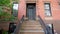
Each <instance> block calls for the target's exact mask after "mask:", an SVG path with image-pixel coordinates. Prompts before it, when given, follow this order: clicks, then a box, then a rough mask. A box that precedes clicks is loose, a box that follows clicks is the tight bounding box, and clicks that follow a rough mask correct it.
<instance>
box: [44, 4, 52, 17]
mask: <svg viewBox="0 0 60 34" xmlns="http://www.w3.org/2000/svg"><path fill="white" fill-rule="evenodd" d="M45 5H49V9H45ZM46 10H49V13H50V16H49V15H46V14H45V17H51V16H52V12H51V4H50V3H44V13H47V12H46Z"/></svg>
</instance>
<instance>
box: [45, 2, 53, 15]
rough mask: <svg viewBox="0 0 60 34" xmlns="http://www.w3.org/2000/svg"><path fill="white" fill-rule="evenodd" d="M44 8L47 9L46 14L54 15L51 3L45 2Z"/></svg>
mask: <svg viewBox="0 0 60 34" xmlns="http://www.w3.org/2000/svg"><path fill="white" fill-rule="evenodd" d="M44 9H45V16H52V15H51V8H50V3H45V4H44Z"/></svg>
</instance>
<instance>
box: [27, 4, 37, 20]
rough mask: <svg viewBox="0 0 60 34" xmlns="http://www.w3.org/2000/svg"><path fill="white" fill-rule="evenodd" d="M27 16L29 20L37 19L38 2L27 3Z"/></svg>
mask: <svg viewBox="0 0 60 34" xmlns="http://www.w3.org/2000/svg"><path fill="white" fill-rule="evenodd" d="M26 16H27V17H28V19H29V20H35V17H36V3H27V4H26Z"/></svg>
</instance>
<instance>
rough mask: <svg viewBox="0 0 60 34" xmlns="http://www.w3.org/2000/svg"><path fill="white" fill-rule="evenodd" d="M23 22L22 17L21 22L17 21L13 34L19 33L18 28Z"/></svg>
mask: <svg viewBox="0 0 60 34" xmlns="http://www.w3.org/2000/svg"><path fill="white" fill-rule="evenodd" d="M23 21H24V15H23V16H22V18H21V20H19V23H18V25H17V26H16V29H15V30H14V32H13V34H18V33H19V30H20V27H21V25H22V23H23Z"/></svg>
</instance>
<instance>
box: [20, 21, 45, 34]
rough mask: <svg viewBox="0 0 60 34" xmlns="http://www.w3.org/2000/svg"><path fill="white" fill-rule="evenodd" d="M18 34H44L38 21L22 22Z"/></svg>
mask: <svg viewBox="0 0 60 34" xmlns="http://www.w3.org/2000/svg"><path fill="white" fill-rule="evenodd" d="M19 34H44V31H43V28H42V27H41V24H40V23H39V21H38V20H24V21H23V23H22V25H21V27H20V30H19Z"/></svg>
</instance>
